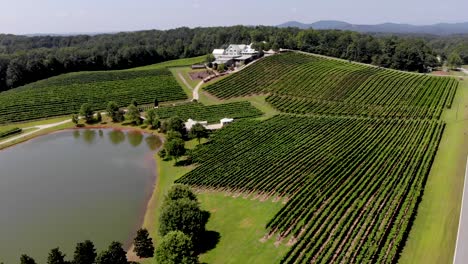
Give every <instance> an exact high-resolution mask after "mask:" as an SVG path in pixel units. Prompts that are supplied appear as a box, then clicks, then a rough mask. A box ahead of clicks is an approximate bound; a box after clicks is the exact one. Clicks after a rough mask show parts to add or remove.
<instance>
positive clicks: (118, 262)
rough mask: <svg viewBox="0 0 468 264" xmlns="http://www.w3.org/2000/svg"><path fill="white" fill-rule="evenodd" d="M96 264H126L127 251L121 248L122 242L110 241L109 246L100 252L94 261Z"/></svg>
mask: <svg viewBox="0 0 468 264" xmlns="http://www.w3.org/2000/svg"><path fill="white" fill-rule="evenodd" d="M96 263H97V264H127V253H126V252H125V250H124V249H123V248H122V243H120V242H112V243H111V244H110V246H109V248H108V249H107V250H105V251H103V252H101V254H99V257H98V259H97V261H96Z"/></svg>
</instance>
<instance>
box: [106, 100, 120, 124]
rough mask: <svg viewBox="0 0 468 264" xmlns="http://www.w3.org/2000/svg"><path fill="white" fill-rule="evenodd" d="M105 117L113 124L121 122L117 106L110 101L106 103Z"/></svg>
mask: <svg viewBox="0 0 468 264" xmlns="http://www.w3.org/2000/svg"><path fill="white" fill-rule="evenodd" d="M106 112H107V115H108V116H110V117H111V118H112V121H113V122H120V121H122V115H121V113H120V112H119V105H117V103H116V102H114V101H110V102H108V103H107V107H106Z"/></svg>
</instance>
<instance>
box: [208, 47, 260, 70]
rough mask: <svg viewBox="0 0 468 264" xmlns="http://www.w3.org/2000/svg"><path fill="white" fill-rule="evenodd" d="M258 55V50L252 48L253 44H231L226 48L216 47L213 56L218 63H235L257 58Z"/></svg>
mask: <svg viewBox="0 0 468 264" xmlns="http://www.w3.org/2000/svg"><path fill="white" fill-rule="evenodd" d="M257 55H258V51H256V50H255V49H254V48H252V44H250V45H245V44H231V45H229V47H227V48H226V49H225V50H223V49H215V50H214V51H213V56H214V57H215V59H216V60H215V61H214V62H213V63H216V64H226V65H232V64H234V63H240V62H244V63H245V62H249V61H250V60H253V59H255V57H256V56H257Z"/></svg>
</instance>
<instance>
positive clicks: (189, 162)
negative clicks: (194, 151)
mask: <svg viewBox="0 0 468 264" xmlns="http://www.w3.org/2000/svg"><path fill="white" fill-rule="evenodd" d="M190 165H192V159H183V160H178V161H177V162H176V163H175V164H174V166H176V167H185V166H190Z"/></svg>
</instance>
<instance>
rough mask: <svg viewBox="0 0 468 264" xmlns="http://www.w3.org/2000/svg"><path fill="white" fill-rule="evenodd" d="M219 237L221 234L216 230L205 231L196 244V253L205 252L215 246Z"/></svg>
mask: <svg viewBox="0 0 468 264" xmlns="http://www.w3.org/2000/svg"><path fill="white" fill-rule="evenodd" d="M220 239H221V235H220V234H219V233H218V232H216V231H211V230H210V231H208V230H207V231H205V232H204V233H203V235H202V237H201V239H200V242H199V244H198V253H199V254H203V253H206V252H208V251H210V250H212V249H214V248H215V247H216V245H217V244H218V243H219V240H220Z"/></svg>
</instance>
